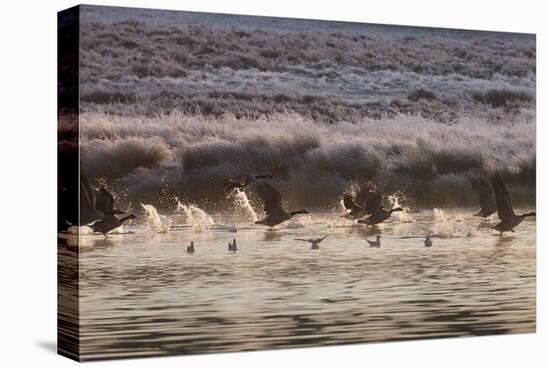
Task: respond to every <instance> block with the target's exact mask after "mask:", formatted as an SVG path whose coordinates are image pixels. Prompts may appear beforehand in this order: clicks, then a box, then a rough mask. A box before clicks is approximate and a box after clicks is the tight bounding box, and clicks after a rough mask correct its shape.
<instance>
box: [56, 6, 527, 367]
mask: <svg viewBox="0 0 550 367" xmlns="http://www.w3.org/2000/svg"><path fill="white" fill-rule="evenodd" d="M58 18H59V23H58V26H59V29H58V60H59V69H58V74H59V84H58V93H59V98H58V100H59V116H58V117H59V130H58V132H59V134H58V164H59V170H58V173H59V177H58V198H59V199H58V254H59V257H58V261H59V263H58V279H59V283H58V285H59V288H58V350H59V353H60V354H63V355H65V356H68V357H70V358H73V359H77V360H81V361H89V360H100V359H111V358H129V357H146V356H167V355H178V354H182V355H185V354H197V353H219V352H237V351H252V350H265V349H281V348H295V347H313V346H315V347H318V346H327V345H342V344H351V343H367V342H385V341H400V340H412V339H424V338H447V337H468V336H477V335H493V334H516V333H532V332H535V327H536V315H535V305H536V299H535V293H536V292H535V284H536V278H535V270H536V269H535V259H536V257H535V252H536V251H535V250H536V245H535V237H536V234H535V225H536V222H535V203H536V201H535V199H536V198H535V181H536V164H535V162H536V159H535V151H536V147H535V126H536V122H535V121H536V115H535V103H536V95H535V86H536V68H535V65H536V62H535V61H536V48H535V35H533V34H518V33H503V32H481V31H469V30H451V29H437V28H422V27H405V26H389V25H378V24H359V23H346V22H330V21H317V20H301V19H285V18H268V17H256V16H240V15H224V14H207V13H193V12H182V11H164V10H162V11H161V10H147V9H132V8H115V7H101V6H78V7H74V8H71V9H68V10H65V11H62V12H60V13H59V17H58Z"/></svg>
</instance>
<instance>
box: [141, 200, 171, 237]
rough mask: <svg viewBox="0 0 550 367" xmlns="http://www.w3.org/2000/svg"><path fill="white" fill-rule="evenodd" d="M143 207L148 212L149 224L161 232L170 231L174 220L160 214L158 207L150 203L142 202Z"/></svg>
mask: <svg viewBox="0 0 550 367" xmlns="http://www.w3.org/2000/svg"><path fill="white" fill-rule="evenodd" d="M141 206H142V207H143V209H145V211H146V212H147V214H148V216H147V221H148V223H149V225H150V226H151V227H153V228H155V229H156V230H157V231H158V232H159V233H168V232H169V231H170V225H171V224H172V220H171V219H170V218H168V217H167V216H165V215H160V214H159V213H158V212H157V209H156V208H155V207H154V206H152V205H150V204H143V203H142V204H141Z"/></svg>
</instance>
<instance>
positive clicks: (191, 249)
mask: <svg viewBox="0 0 550 367" xmlns="http://www.w3.org/2000/svg"><path fill="white" fill-rule="evenodd" d="M187 253H188V254H189V255H193V254H194V253H195V244H194V243H193V241H191V243H190V244H189V246H187Z"/></svg>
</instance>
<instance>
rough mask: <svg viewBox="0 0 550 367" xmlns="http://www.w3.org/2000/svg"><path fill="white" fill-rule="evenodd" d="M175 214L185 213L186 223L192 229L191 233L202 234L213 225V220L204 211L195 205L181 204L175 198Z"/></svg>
mask: <svg viewBox="0 0 550 367" xmlns="http://www.w3.org/2000/svg"><path fill="white" fill-rule="evenodd" d="M176 203H177V208H176V212H177V213H185V215H186V216H187V219H186V223H187V224H188V225H190V226H191V227H193V231H195V232H202V231H204V230H206V229H208V228H210V227H211V226H212V225H213V224H214V220H213V219H212V217H211V216H210V215H208V214H207V213H206V212H205V211H204V210H202V209H201V208H199V207H197V206H195V205H192V204H191V205H185V204H182V203H181V202H180V201H179V199H178V198H176Z"/></svg>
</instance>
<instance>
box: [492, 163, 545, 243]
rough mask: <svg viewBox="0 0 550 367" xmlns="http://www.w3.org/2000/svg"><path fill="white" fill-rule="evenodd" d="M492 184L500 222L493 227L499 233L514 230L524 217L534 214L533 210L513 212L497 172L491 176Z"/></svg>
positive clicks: (506, 191)
mask: <svg viewBox="0 0 550 367" xmlns="http://www.w3.org/2000/svg"><path fill="white" fill-rule="evenodd" d="M492 184H493V191H494V192H495V201H496V202H497V213H498V217H499V219H500V223H498V224H497V225H496V226H494V227H493V228H494V229H496V230H497V231H499V232H500V234H501V235H502V233H503V232H514V227H516V226H517V225H518V224H520V223H521V222H522V221H523V219H524V218H525V217H534V216H536V213H535V212H529V213H526V214H521V215H516V214H515V213H514V209H513V208H512V202H511V201H510V195H509V194H508V190H507V189H506V186H505V185H504V182H503V181H502V178H501V177H500V175H499V174H498V173H497V174H495V175H494V176H493V179H492Z"/></svg>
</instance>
